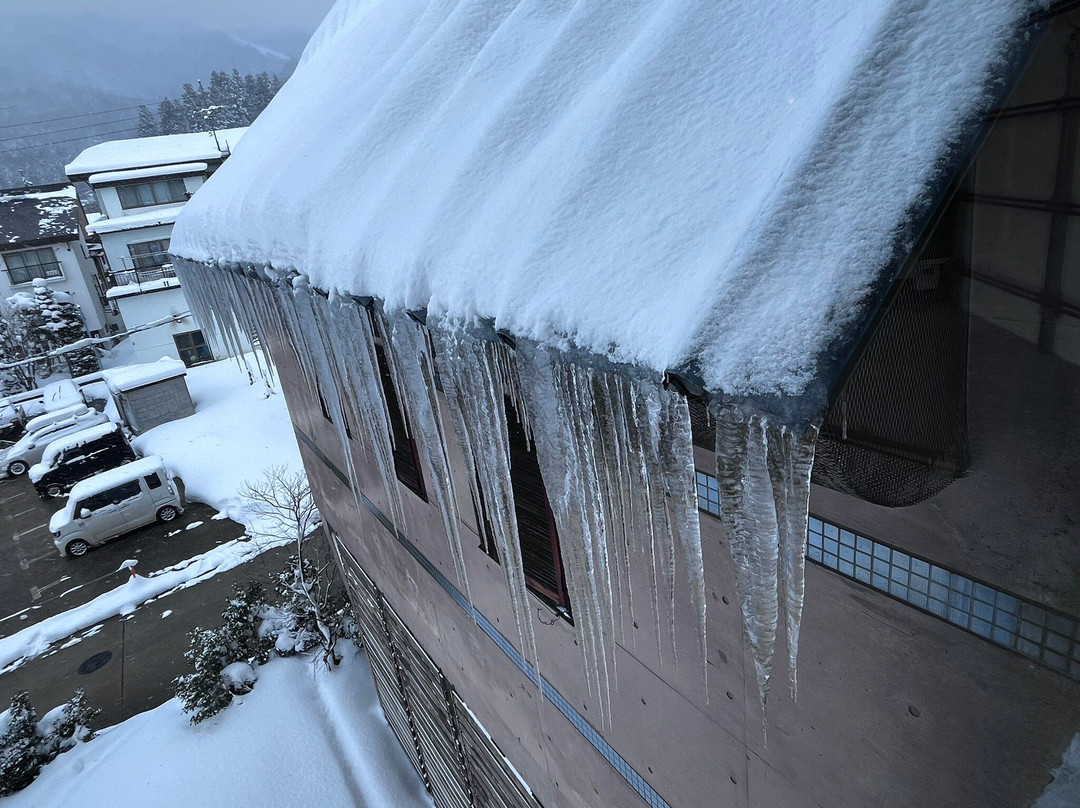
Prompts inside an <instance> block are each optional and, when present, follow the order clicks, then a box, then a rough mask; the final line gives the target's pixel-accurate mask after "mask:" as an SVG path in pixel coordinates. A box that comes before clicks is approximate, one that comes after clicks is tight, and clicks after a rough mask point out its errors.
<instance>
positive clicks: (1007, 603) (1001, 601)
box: [997, 592, 1020, 614]
mask: <svg viewBox="0 0 1080 808" xmlns="http://www.w3.org/2000/svg"><path fill="white" fill-rule="evenodd" d="M997 607H998V608H999V609H1001V610H1002V611H1003V612H1010V613H1011V614H1016V613H1017V612H1018V611H1019V610H1020V601H1018V600H1017V599H1016V598H1014V597H1013V596H1012V595H1007V594H1005V593H1004V592H998V593H997Z"/></svg>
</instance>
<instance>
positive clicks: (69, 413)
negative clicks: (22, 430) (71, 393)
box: [26, 403, 90, 432]
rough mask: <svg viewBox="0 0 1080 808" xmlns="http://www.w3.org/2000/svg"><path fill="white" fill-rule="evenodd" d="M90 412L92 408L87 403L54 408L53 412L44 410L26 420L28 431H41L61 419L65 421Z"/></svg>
mask: <svg viewBox="0 0 1080 808" xmlns="http://www.w3.org/2000/svg"><path fill="white" fill-rule="evenodd" d="M88 412H90V408H89V407H87V406H86V405H85V404H81V403H80V404H72V405H71V406H70V407H63V408H61V409H59V410H53V411H52V412H44V413H41V414H39V415H36V416H34V417H33V418H31V419H30V420H29V421H27V422H26V431H27V432H40V431H41V430H42V429H44V428H45V427H47V426H51V425H53V424H55V423H58V422H60V421H65V420H67V419H68V418H71V417H73V416H76V415H83V414H85V413H88Z"/></svg>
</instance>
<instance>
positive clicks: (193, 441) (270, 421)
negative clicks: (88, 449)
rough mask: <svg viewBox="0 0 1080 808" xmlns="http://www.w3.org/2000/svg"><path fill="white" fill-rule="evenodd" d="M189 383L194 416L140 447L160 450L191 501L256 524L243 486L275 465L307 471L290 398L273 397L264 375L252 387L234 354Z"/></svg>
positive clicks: (146, 438) (153, 433) (154, 433)
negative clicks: (244, 499) (287, 401)
mask: <svg viewBox="0 0 1080 808" xmlns="http://www.w3.org/2000/svg"><path fill="white" fill-rule="evenodd" d="M253 366H254V365H253ZM187 383H188V389H189V390H190V391H191V398H192V400H193V401H194V402H195V414H194V415H192V416H190V417H188V418H183V419H181V420H179V421H171V422H170V423H167V424H162V425H161V426H158V427H154V428H153V429H151V430H150V431H149V432H147V433H146V434H144V435H141V436H139V437H138V438H136V439H135V441H134V446H135V448H136V449H137V450H138V451H139V452H141V453H142V454H144V455H151V454H158V455H161V456H162V457H163V458H164V459H165V465H167V466H168V467H169V468H170V469H171V470H172V471H173V473H175V474H179V475H180V477H181V478H182V479H183V481H184V486H185V488H186V491H187V497H188V499H193V500H197V501H199V502H205V503H206V504H207V505H210V506H212V507H214V508H217V509H218V510H219V511H221V512H222V513H224V514H226V515H227V516H228V517H229V518H230V519H233V520H235V521H237V522H240V523H241V524H244V525H246V526H248V527H253V526H254V520H255V519H256V518H257V517H255V516H253V515H252V514H250V513H249V512H248V510H247V509H246V508H245V507H244V505H243V502H242V501H241V498H240V496H239V494H238V493H237V492H238V491H240V489H241V488H243V486H244V483H245V482H246V481H248V480H250V481H252V482H254V481H256V480H258V479H259V478H260V477H262V473H263V470H264V469H267V468H269V467H271V466H287V467H288V468H289V469H291V470H293V471H300V470H302V469H303V465H302V463H301V460H300V451H299V449H298V448H297V446H296V438H295V437H294V436H293V429H292V422H291V421H290V420H289V412H288V410H287V409H286V408H285V398H284V396H282V395H281V394H280V393H279V392H274V393H273V394H271V395H269V396H267V388H266V385H265V384H263V382H262V381H261V380H258V379H257V380H256V383H255V384H249V383H248V376H247V373H246V372H245V371H243V370H241V369H240V368H238V367H237V364H236V362H235V360H232V359H224V360H221V361H220V362H212V363H210V364H208V365H199V366H198V367H193V368H190V369H189V370H188V373H187Z"/></svg>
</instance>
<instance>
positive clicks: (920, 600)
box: [907, 589, 926, 609]
mask: <svg viewBox="0 0 1080 808" xmlns="http://www.w3.org/2000/svg"><path fill="white" fill-rule="evenodd" d="M907 599H908V603H910V604H911V605H912V606H916V607H918V608H920V609H925V608H926V595H924V594H923V593H922V592H914V591H912V590H910V589H909V590H908V596H907Z"/></svg>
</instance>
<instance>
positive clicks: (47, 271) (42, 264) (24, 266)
mask: <svg viewBox="0 0 1080 808" xmlns="http://www.w3.org/2000/svg"><path fill="white" fill-rule="evenodd" d="M43 254H47V255H48V256H49V260H47V261H42V260H41V256H42V255H43ZM30 257H34V258H36V259H37V260H36V262H35V263H32V264H30V263H25V261H26V259H27V258H30ZM16 259H17V260H18V261H19V262H20V264H21V265H20V266H16V265H15V263H14V261H15V260H16ZM4 266H5V267H6V269H7V273H8V278H9V279H10V281H11V285H12V286H22V285H24V284H27V283H33V282H34V279H35V278H46V279H49V278H63V277H64V271H63V269H62V268H61V264H60V261H59V260H58V259H57V257H56V250H54V249H53V248H52V247H38V248H37V249H33V250H22V251H20V252H12V253H7V254H5V255H4ZM39 270H40V271H39Z"/></svg>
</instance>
